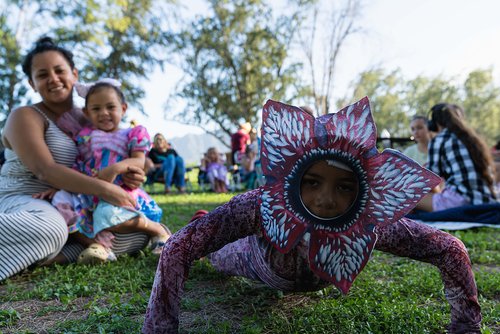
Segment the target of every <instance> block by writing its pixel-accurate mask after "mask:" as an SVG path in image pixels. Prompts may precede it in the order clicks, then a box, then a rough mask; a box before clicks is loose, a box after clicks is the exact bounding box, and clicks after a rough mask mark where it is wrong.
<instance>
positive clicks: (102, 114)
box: [84, 87, 127, 132]
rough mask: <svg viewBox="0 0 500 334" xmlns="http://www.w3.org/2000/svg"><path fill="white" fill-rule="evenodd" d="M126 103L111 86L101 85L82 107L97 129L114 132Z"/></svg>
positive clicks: (123, 112) (125, 108)
mask: <svg viewBox="0 0 500 334" xmlns="http://www.w3.org/2000/svg"><path fill="white" fill-rule="evenodd" d="M126 110H127V105H126V104H122V103H121V101H120V98H119V97H118V95H117V94H116V92H115V90H114V89H113V88H108V87H103V88H101V89H98V90H96V91H94V92H93V93H92V95H90V96H89V97H88V99H87V106H86V107H85V108H84V112H85V115H87V117H88V118H89V120H90V121H91V122H92V124H93V125H94V126H95V127H96V128H97V129H99V130H102V131H105V132H114V131H116V130H118V128H119V125H120V122H121V120H122V117H123V115H125V111H126Z"/></svg>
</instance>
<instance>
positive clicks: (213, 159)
mask: <svg viewBox="0 0 500 334" xmlns="http://www.w3.org/2000/svg"><path fill="white" fill-rule="evenodd" d="M201 170H203V171H205V172H206V177H207V179H208V182H210V187H211V189H212V190H213V191H214V192H216V193H227V188H228V186H229V184H228V180H227V168H226V166H225V165H224V158H223V157H222V156H221V154H220V153H219V151H218V150H217V148H215V147H210V148H209V149H208V150H207V153H206V154H205V156H204V158H203V159H202V160H201V165H200V171H201Z"/></svg>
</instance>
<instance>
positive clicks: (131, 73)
mask: <svg viewBox="0 0 500 334" xmlns="http://www.w3.org/2000/svg"><path fill="white" fill-rule="evenodd" d="M174 5H175V1H174V0H170V1H168V0H163V1H152V0H128V1H123V0H107V1H104V0H87V1H76V2H75V1H73V0H63V1H61V0H57V1H55V0H51V1H41V2H40V11H43V12H44V13H49V14H50V15H52V16H53V17H54V18H55V20H54V23H55V29H53V31H55V35H56V36H57V38H58V39H59V40H60V41H61V42H62V43H65V45H67V46H68V47H69V48H70V49H71V50H73V52H74V53H75V55H76V56H77V57H78V58H79V60H80V61H81V62H82V63H83V65H82V66H81V67H80V68H79V69H80V77H81V78H82V79H83V80H85V81H94V80H96V79H98V78H102V77H112V78H116V79H118V80H120V81H121V83H122V89H123V90H124V93H125V96H126V98H127V101H128V102H129V104H133V105H135V106H137V107H138V108H139V109H140V110H141V111H142V110H143V109H142V105H141V104H140V102H139V100H140V99H141V98H143V97H144V90H143V89H142V87H141V86H140V85H139V84H138V82H140V81H141V80H142V79H147V78H148V75H149V74H150V73H151V72H152V71H153V70H154V68H155V67H156V66H160V67H161V66H163V65H164V63H165V61H166V60H167V57H166V55H167V52H165V50H166V49H167V45H168V43H169V42H170V36H171V33H170V32H169V31H170V29H169V28H168V19H169V18H170V17H171V14H170V13H171V11H168V9H169V8H170V7H171V6H174ZM68 23H71V24H68Z"/></svg>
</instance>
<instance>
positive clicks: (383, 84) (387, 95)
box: [339, 69, 409, 137]
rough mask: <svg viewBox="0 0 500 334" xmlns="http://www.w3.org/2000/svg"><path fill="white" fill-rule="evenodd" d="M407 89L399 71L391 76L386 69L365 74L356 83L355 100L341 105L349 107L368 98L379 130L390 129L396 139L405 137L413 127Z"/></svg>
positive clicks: (353, 95)
mask: <svg viewBox="0 0 500 334" xmlns="http://www.w3.org/2000/svg"><path fill="white" fill-rule="evenodd" d="M404 87H405V81H404V80H403V77H402V75H401V73H400V71H399V70H394V71H392V72H390V73H386V72H385V71H384V70H382V69H375V70H370V71H365V72H362V73H361V74H360V75H359V78H358V80H357V81H356V82H355V84H354V88H353V93H352V98H343V99H340V100H339V103H340V104H342V105H347V104H350V103H352V101H357V100H359V99H361V98H362V97H364V96H368V97H369V99H370V104H371V109H372V113H373V118H374V120H375V123H376V125H377V129H378V131H379V132H381V131H382V130H383V129H387V130H388V131H389V133H390V134H391V136H392V137H402V136H404V135H406V134H407V133H408V125H409V120H408V114H407V110H408V107H407V106H406V105H405V95H404Z"/></svg>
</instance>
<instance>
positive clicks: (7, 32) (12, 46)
mask: <svg viewBox="0 0 500 334" xmlns="http://www.w3.org/2000/svg"><path fill="white" fill-rule="evenodd" d="M8 14H9V13H8V12H6V11H5V12H2V14H0V100H1V101H3V103H1V104H0V128H2V127H3V125H4V123H5V120H6V118H7V115H8V114H9V112H10V111H11V110H12V109H13V108H14V107H15V106H17V105H19V104H20V103H21V99H22V98H23V96H25V94H26V91H27V88H26V86H25V85H23V83H22V78H23V77H24V75H23V74H22V73H21V70H20V66H19V65H20V64H19V59H20V51H19V50H20V48H19V44H18V42H17V40H16V32H15V31H14V30H12V29H11V28H10V27H9V26H8V24H7V18H8Z"/></svg>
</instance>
